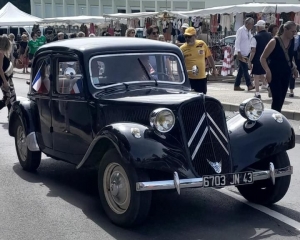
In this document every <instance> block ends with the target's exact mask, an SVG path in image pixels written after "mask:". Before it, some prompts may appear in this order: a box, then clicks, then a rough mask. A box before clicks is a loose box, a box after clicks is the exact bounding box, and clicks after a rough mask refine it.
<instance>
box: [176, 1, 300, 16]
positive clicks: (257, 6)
mask: <svg viewBox="0 0 300 240" xmlns="http://www.w3.org/2000/svg"><path fill="white" fill-rule="evenodd" d="M252 12H254V13H275V12H276V13H288V12H300V4H269V3H247V4H239V5H230V6H220V7H213V8H206V9H199V10H193V11H187V12H180V13H181V14H184V15H187V16H190V17H192V16H201V17H202V16H203V17H206V16H209V15H215V14H231V13H233V14H236V13H252Z"/></svg>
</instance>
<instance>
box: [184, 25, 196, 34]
mask: <svg viewBox="0 0 300 240" xmlns="http://www.w3.org/2000/svg"><path fill="white" fill-rule="evenodd" d="M196 33H197V32H196V29H195V28H193V27H189V28H187V29H185V32H184V35H188V36H194V35H196Z"/></svg>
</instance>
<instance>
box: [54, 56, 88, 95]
mask: <svg viewBox="0 0 300 240" xmlns="http://www.w3.org/2000/svg"><path fill="white" fill-rule="evenodd" d="M56 91H57V92H58V93H59V94H81V93H82V92H83V75H82V72H81V70H80V63H79V61H75V60H67V59H59V60H58V68H57V73H56Z"/></svg>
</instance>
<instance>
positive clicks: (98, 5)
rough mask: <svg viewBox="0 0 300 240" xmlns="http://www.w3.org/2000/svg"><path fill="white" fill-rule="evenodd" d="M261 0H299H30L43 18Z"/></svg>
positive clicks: (184, 8) (293, 0)
mask: <svg viewBox="0 0 300 240" xmlns="http://www.w3.org/2000/svg"><path fill="white" fill-rule="evenodd" d="M250 2H257V3H259V2H261V3H278V4H279V3H293V4H299V3H300V2H299V0H286V1H284V0H270V1H266V0H230V1H225V0H30V3H31V14H32V15H34V16H37V17H40V18H51V17H65V16H78V15H90V16H102V15H103V14H111V13H135V12H159V11H163V10H166V9H167V10H172V11H190V10H196V9H202V8H209V7H216V6H222V5H232V4H243V3H250Z"/></svg>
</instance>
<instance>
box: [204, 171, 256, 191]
mask: <svg viewBox="0 0 300 240" xmlns="http://www.w3.org/2000/svg"><path fill="white" fill-rule="evenodd" d="M252 183H253V173H252V172H240V173H228V174H218V175H204V176H203V187H205V188H208V187H225V186H236V185H244V184H252Z"/></svg>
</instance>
